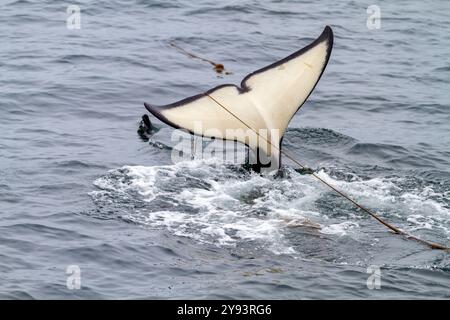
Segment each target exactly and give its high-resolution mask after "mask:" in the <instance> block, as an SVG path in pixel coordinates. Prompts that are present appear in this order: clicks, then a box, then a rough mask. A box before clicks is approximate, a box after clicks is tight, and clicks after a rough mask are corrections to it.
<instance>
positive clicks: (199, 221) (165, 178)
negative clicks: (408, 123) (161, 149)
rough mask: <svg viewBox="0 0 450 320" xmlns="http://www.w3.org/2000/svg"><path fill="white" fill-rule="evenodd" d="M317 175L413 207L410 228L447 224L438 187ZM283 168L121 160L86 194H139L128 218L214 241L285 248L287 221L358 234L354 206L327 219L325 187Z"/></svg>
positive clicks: (372, 200) (383, 205)
mask: <svg viewBox="0 0 450 320" xmlns="http://www.w3.org/2000/svg"><path fill="white" fill-rule="evenodd" d="M318 174H319V176H320V177H321V178H322V179H324V180H325V181H327V182H329V183H331V184H332V185H334V186H336V187H337V188H338V189H340V190H342V191H344V192H345V193H347V194H349V195H350V196H352V197H353V198H355V199H357V200H359V201H361V202H363V203H364V204H366V205H367V206H371V207H375V208H379V209H380V210H381V211H383V212H387V211H389V210H390V209H393V208H396V209H397V210H396V211H395V212H397V213H398V214H400V212H413V215H411V216H409V217H408V216H406V217H405V216H403V220H404V221H405V223H409V224H412V226H410V229H411V230H412V229H414V228H427V229H430V228H435V227H438V228H441V229H445V228H446V227H448V225H449V218H450V214H449V213H450V212H449V209H448V208H446V207H445V206H444V205H443V204H442V203H440V202H438V201H436V200H433V199H434V198H436V197H438V196H439V194H438V193H435V192H434V191H433V190H432V189H431V190H430V189H426V188H425V189H422V190H415V191H414V192H403V193H402V190H401V188H400V187H399V186H398V184H397V183H398V182H399V181H396V180H395V179H382V178H374V179H370V180H362V179H360V178H358V177H357V176H355V177H354V178H353V179H352V180H351V181H350V182H349V181H343V180H338V179H336V178H335V177H332V176H330V175H328V174H327V173H326V172H324V171H320V172H319V173H318ZM289 175H290V178H283V179H281V178H278V179H275V178H273V177H268V176H261V175H258V174H243V173H238V172H237V171H236V170H234V171H233V170H232V169H230V168H229V167H227V166H225V165H222V164H220V165H217V164H215V163H214V160H213V159H212V160H204V161H197V160H196V161H190V162H181V163H178V164H176V165H170V166H155V167H143V166H125V167H123V168H121V169H118V170H113V171H111V172H110V173H109V175H107V176H105V177H102V178H99V179H97V180H96V181H95V183H94V184H95V185H96V186H97V187H98V188H99V189H101V191H96V192H93V193H91V194H92V196H93V197H94V198H96V197H101V196H104V195H110V196H111V197H114V196H117V197H120V196H124V195H126V196H127V197H128V198H133V197H134V198H136V197H137V198H138V199H136V200H137V201H143V202H145V203H148V204H147V205H146V206H144V208H142V206H140V207H139V209H138V210H136V211H135V212H129V216H128V217H127V218H128V219H130V220H132V221H135V222H137V223H140V224H143V225H147V226H149V227H156V228H165V229H167V230H169V231H170V232H172V233H173V234H175V235H178V236H184V237H189V238H191V239H194V240H196V241H199V242H205V243H213V244H215V245H218V246H235V245H236V244H237V243H241V242H248V243H252V244H255V245H258V246H260V247H263V248H265V249H268V250H271V251H273V252H274V253H277V254H280V253H286V254H290V253H293V252H295V251H294V249H293V247H294V246H295V245H298V244H292V243H289V241H287V240H286V237H285V236H286V232H292V231H290V230H293V229H292V228H291V227H292V226H299V225H300V226H302V225H303V226H307V227H308V226H309V227H314V229H315V230H316V231H317V232H321V233H324V234H329V235H335V236H354V235H355V234H356V233H355V232H357V231H358V229H359V228H360V225H359V224H358V219H359V218H360V217H361V215H362V214H359V213H355V215H354V217H353V218H354V219H355V221H339V218H336V217H334V218H333V219H331V218H329V216H328V215H327V214H326V213H321V212H319V210H318V209H317V205H316V201H317V200H319V199H320V198H321V197H322V196H323V194H324V193H325V192H329V190H328V189H326V188H325V187H324V186H323V185H322V184H320V182H318V181H317V180H315V179H314V178H313V177H311V176H308V175H300V174H298V173H296V172H295V171H289ZM397 179H398V178H397ZM431 195H432V196H433V197H434V198H433V199H431V198H430V196H431ZM161 199H164V201H166V203H167V201H169V204H168V205H167V206H163V208H164V209H161V207H160V206H159V205H157V201H158V200H159V201H161ZM399 206H401V207H402V208H401V210H398V207H399ZM419 211H420V212H423V211H427V212H429V213H430V214H431V213H432V212H433V213H434V212H439V213H440V215H439V217H438V218H435V217H431V218H430V216H429V215H428V216H427V215H423V214H419ZM424 217H425V218H424ZM347 218H348V217H347ZM343 219H344V218H343ZM446 231H448V230H446Z"/></svg>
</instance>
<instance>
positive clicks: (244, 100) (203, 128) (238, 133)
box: [144, 26, 333, 172]
mask: <svg viewBox="0 0 450 320" xmlns="http://www.w3.org/2000/svg"><path fill="white" fill-rule="evenodd" d="M332 47H333V32H332V30H331V28H330V27H329V26H327V27H325V29H324V31H323V32H322V34H321V35H320V36H319V37H318V38H317V39H316V40H315V41H314V42H312V43H311V44H309V45H308V46H306V47H304V48H302V49H300V50H298V51H297V52H294V53H293V54H291V55H289V56H288V57H286V58H284V59H281V60H279V61H277V62H275V63H273V64H271V65H269V66H266V67H264V68H262V69H259V70H257V71H255V72H253V73H251V74H249V75H247V76H246V77H245V78H244V79H243V80H242V82H241V85H240V86H236V85H234V84H224V85H221V86H218V87H215V88H213V89H210V90H208V91H206V92H204V93H201V94H197V95H195V96H191V97H188V98H185V99H183V100H180V101H177V102H174V103H171V104H167V105H163V106H155V105H151V104H148V103H145V104H144V105H145V107H146V108H147V110H148V111H150V112H151V113H152V114H153V115H154V116H155V117H157V118H158V119H159V120H161V121H163V122H165V123H166V124H168V125H170V126H172V127H174V128H180V129H185V130H187V131H188V132H190V133H191V134H195V135H199V136H204V137H210V138H220V139H225V140H234V141H239V142H242V143H244V144H246V145H247V146H248V147H249V149H250V150H252V151H253V155H255V160H256V162H255V165H254V166H253V169H255V170H256V171H258V172H259V171H261V170H262V169H266V170H267V171H273V170H277V169H278V168H279V167H280V165H281V142H282V139H283V135H284V133H285V132H286V128H287V127H288V125H289V122H290V120H291V119H292V117H293V116H294V115H295V113H296V112H297V111H298V110H299V109H300V107H301V106H302V105H303V104H304V102H305V101H306V99H307V98H308V97H309V95H310V94H311V92H312V91H313V89H314V87H315V86H316V84H317V82H318V81H319V79H320V77H321V76H322V73H323V72H324V70H325V67H326V65H327V63H328V60H329V57H330V54H331V49H332Z"/></svg>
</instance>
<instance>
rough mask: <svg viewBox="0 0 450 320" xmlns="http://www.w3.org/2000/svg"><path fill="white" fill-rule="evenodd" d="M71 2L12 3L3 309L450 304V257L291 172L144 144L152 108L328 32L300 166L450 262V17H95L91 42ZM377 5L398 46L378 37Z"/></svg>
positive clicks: (188, 7) (83, 2)
mask: <svg viewBox="0 0 450 320" xmlns="http://www.w3.org/2000/svg"><path fill="white" fill-rule="evenodd" d="M69 4H70V3H69V2H68V1H53V0H52V1H50V0H46V1H37V0H36V1H31V0H29V1H27V0H2V1H1V5H0V39H1V45H0V297H1V298H8V299H12V298H21V299H22V298H25V299H27V298H38V299H42V298H44V299H49V298H50V299H53V298H257V299H260V298H277V299H279V298H286V299H301V298H308V299H309V298H313V299H317V298H322V299H323V298H376V299H378V298H389V299H392V298H449V297H450V262H449V259H448V253H445V252H442V251H432V250H429V249H428V248H427V247H424V246H422V245H420V244H418V243H416V242H413V241H408V240H406V239H405V238H402V237H400V236H396V235H393V234H392V233H391V232H389V231H388V230H386V229H385V228H383V226H381V225H379V224H378V223H377V222H376V221H374V220H372V219H371V218H369V217H367V216H366V215H365V214H364V213H363V212H359V211H357V210H355V208H353V207H352V206H351V205H350V204H348V203H346V202H344V201H343V200H342V199H341V198H339V197H337V196H335V195H334V194H333V193H331V192H330V191H329V190H328V189H326V188H325V187H324V186H322V185H320V184H319V182H317V181H316V180H314V179H313V178H312V177H311V176H309V175H304V174H300V173H298V172H297V171H295V170H294V169H295V166H294V165H293V164H290V163H289V162H287V161H285V162H284V163H285V167H284V169H283V170H284V173H285V174H284V177H283V178H273V177H270V176H259V175H257V174H252V173H248V172H245V171H243V170H242V169H241V168H240V167H239V166H233V165H225V164H220V163H216V162H211V161H200V160H195V161H192V162H183V163H178V164H173V163H172V161H171V156H170V155H171V150H170V148H166V147H165V146H167V145H169V142H170V136H171V133H172V129H171V128H169V127H167V126H166V125H164V124H162V123H160V122H158V121H156V120H155V119H153V118H152V121H154V123H155V124H156V126H157V127H158V129H159V131H157V132H156V133H155V134H154V135H153V136H151V137H150V141H145V140H143V139H141V138H140V137H139V135H138V134H137V132H136V131H137V129H138V125H139V121H140V118H141V115H142V114H144V113H145V112H146V111H145V109H144V107H143V102H144V101H147V102H150V103H155V104H166V103H170V102H174V101H176V100H178V99H181V98H184V97H186V96H190V95H193V94H197V93H200V92H203V91H205V90H207V89H209V88H211V87H213V86H216V85H219V84H222V83H239V82H240V80H241V79H242V78H243V77H244V76H245V75H246V74H248V73H249V72H251V71H253V70H256V69H258V68H261V67H263V66H265V65H267V64H269V63H271V62H274V61H276V60H278V59H280V58H283V57H285V56H286V55H288V54H290V53H292V52H294V51H296V50H298V49H299V48H301V47H303V46H305V45H307V44H308V43H310V42H311V41H312V40H313V39H314V38H315V37H317V36H318V35H319V34H320V33H321V31H322V30H323V27H324V26H325V25H327V24H329V25H331V26H332V28H333V30H334V34H335V46H334V49H333V53H332V56H331V59H330V61H329V64H328V67H327V69H326V71H325V73H324V75H323V77H322V79H321V81H320V82H319V84H318V86H317V87H316V89H315V91H314V92H313V94H312V95H311V97H310V99H309V100H308V101H307V102H306V103H305V105H304V106H303V107H302V109H301V110H300V111H299V112H298V114H297V115H296V116H295V117H294V119H293V120H292V122H291V123H290V127H289V130H288V132H287V134H286V136H285V138H284V148H285V149H286V150H289V152H291V153H293V154H295V156H296V157H297V158H298V159H300V160H301V161H303V162H304V163H307V164H308V165H309V166H310V167H312V168H314V169H315V170H317V172H318V174H319V175H320V176H321V177H322V178H323V179H326V180H327V181H329V182H330V183H332V184H334V185H335V186H337V187H339V189H341V190H343V191H345V192H346V193H348V194H350V195H351V196H352V197H354V198H355V199H357V200H358V201H360V202H361V203H363V204H365V205H366V206H368V207H369V208H371V209H373V210H375V211H377V212H378V213H379V214H380V215H381V216H382V217H383V218H385V219H387V220H389V221H390V222H392V223H395V224H396V225H398V226H399V227H400V228H402V229H404V230H407V231H409V232H411V233H413V234H415V235H417V236H420V237H423V238H426V239H429V240H432V241H436V242H440V243H444V244H447V245H450V169H449V168H450V124H449V123H450V105H449V101H450V94H449V92H450V90H449V83H450V52H449V50H450V3H449V2H448V1H444V0H441V1H395V3H393V1H391V2H387V1H378V2H377V3H373V1H320V2H318V1H309V2H308V1H305V2H304V1H302V2H299V1H262V2H257V1H247V0H242V1H229V2H228V3H226V2H224V3H221V2H214V1H195V2H194V1H187V0H176V1H170V2H169V1H156V0H129V1H124V0H121V1H118V0H115V1H114V0H113V1H87V0H79V1H77V3H76V4H78V5H79V6H80V8H81V29H79V30H77V29H75V30H69V29H67V27H66V19H67V17H68V14H67V13H66V9H67V6H68V5H69ZM372 4H377V5H379V6H380V9H381V28H380V29H374V30H370V29H368V27H367V26H366V19H367V17H368V14H367V13H366V9H367V7H368V6H369V5H372ZM172 41H173V42H175V43H177V44H178V45H180V46H181V47H183V48H185V49H188V50H190V51H193V52H196V53H197V54H199V55H201V56H204V57H207V58H209V59H212V60H214V61H217V62H220V63H223V64H224V65H225V67H226V68H227V69H228V70H230V71H232V74H230V75H222V76H218V75H217V74H216V73H215V72H214V70H213V69H212V67H211V66H210V65H208V64H205V63H204V62H202V61H199V60H195V59H190V58H188V57H186V56H184V55H182V54H180V53H179V52H178V51H176V50H174V48H172V47H170V45H169V43H170V42H172ZM312 226H316V227H312ZM71 265H76V266H78V267H79V268H80V270H81V288H80V289H79V290H77V289H74V290H69V289H68V287H67V285H66V284H67V283H66V281H67V277H68V276H70V274H66V271H67V268H68V266H71ZM370 266H375V267H379V268H380V271H381V288H380V289H378V290H377V289H375V290H369V289H368V287H367V283H366V282H367V279H368V277H369V276H370V274H369V273H367V271H368V267H370ZM69 282H70V281H69Z"/></svg>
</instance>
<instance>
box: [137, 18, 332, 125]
mask: <svg viewBox="0 0 450 320" xmlns="http://www.w3.org/2000/svg"><path fill="white" fill-rule="evenodd" d="M323 41H328V42H329V43H328V50H327V56H326V58H325V64H324V68H323V70H322V73H321V74H320V76H319V79H318V80H317V82H319V80H320V78H321V77H322V74H323V72H324V71H325V69H326V66H327V64H328V60H329V58H330V55H331V50H332V48H333V42H334V35H333V30H332V29H331V27H330V26H328V25H327V26H325V28H324V30H323V31H322V33H321V34H320V36H319V37H318V38H316V39H315V40H314V41H313V42H312V43H310V44H309V45H307V46H305V47H303V48H301V49H300V50H297V51H296V52H294V53H292V54H290V55H289V56H287V57H285V58H283V59H281V60H278V61H276V62H274V63H272V64H270V65H268V66H266V67H263V68H261V69H258V70H256V71H254V72H252V73H250V74H248V75H247V76H245V77H244V78H243V80H242V81H241V84H240V86H236V85H234V84H222V85H219V86H217V87H214V88H212V89H209V90H207V91H205V92H204V93H200V94H196V95H194V96H190V97H187V98H184V99H182V100H179V101H176V102H174V103H170V104H166V105H161V106H154V105H150V104H148V103H144V106H145V108H146V109H147V110H148V111H149V112H150V113H151V114H153V115H154V116H155V117H156V118H158V119H159V120H161V121H162V122H164V123H166V124H168V125H169V126H172V127H174V128H176V129H181V128H180V127H179V126H178V125H176V124H175V123H173V122H171V121H169V120H168V119H167V118H166V117H164V116H163V115H162V114H161V112H160V111H159V110H164V109H170V108H175V107H178V106H181V105H184V104H187V103H189V102H192V101H195V100H197V99H201V98H203V97H206V95H207V94H211V93H212V92H214V91H215V90H218V89H220V88H223V87H227V86H231V87H235V88H236V89H237V90H238V91H239V92H240V93H245V92H247V91H249V90H251V88H249V87H248V86H247V85H246V80H248V79H249V78H250V77H251V76H252V75H255V74H258V73H260V72H264V71H267V70H269V69H271V68H275V67H278V66H279V65H281V64H283V63H285V62H287V61H289V60H291V59H293V58H295V57H297V56H299V55H301V54H303V53H304V52H305V51H307V50H309V49H311V48H313V47H314V46H316V45H318V44H319V43H321V42H323ZM317 82H316V84H315V85H314V87H313V89H312V90H311V93H312V92H313V91H314V88H315V86H316V85H317ZM311 93H310V94H311ZM308 97H309V96H308ZM308 97H307V98H306V100H307V99H308ZM306 100H305V101H306ZM300 107H301V106H299V108H300Z"/></svg>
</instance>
